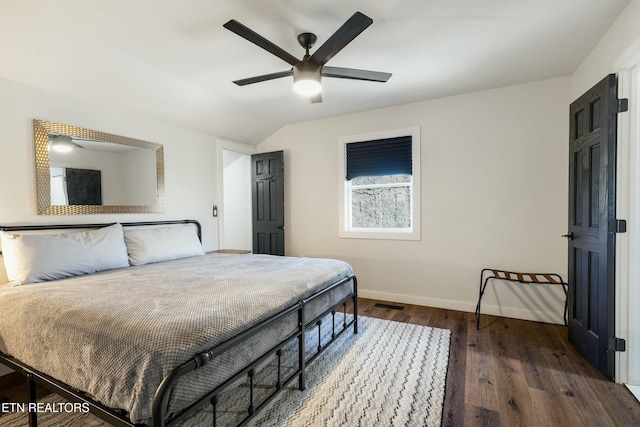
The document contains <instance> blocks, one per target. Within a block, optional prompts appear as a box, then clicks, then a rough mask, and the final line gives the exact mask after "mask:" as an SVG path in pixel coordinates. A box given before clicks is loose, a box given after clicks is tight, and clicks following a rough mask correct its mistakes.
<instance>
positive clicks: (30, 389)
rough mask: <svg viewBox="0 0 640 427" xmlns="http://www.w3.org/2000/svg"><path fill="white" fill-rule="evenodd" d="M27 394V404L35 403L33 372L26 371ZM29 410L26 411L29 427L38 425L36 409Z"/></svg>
mask: <svg viewBox="0 0 640 427" xmlns="http://www.w3.org/2000/svg"><path fill="white" fill-rule="evenodd" d="M27 394H28V396H29V404H30V405H29V406H32V405H31V404H33V405H35V403H36V383H35V381H33V374H31V373H27ZM29 409H30V410H29V411H28V412H27V413H28V414H29V427H38V411H35V410H33V411H32V410H31V409H32V408H29Z"/></svg>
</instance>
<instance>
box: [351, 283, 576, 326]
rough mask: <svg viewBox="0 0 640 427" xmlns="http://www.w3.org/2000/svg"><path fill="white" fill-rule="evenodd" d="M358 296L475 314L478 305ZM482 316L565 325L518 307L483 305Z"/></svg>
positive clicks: (375, 294)
mask: <svg viewBox="0 0 640 427" xmlns="http://www.w3.org/2000/svg"><path fill="white" fill-rule="evenodd" d="M358 296H360V297H362V298H370V299H377V300H382V301H390V302H400V303H404V304H415V305H422V306H425V307H436V308H444V309H448V310H458V311H465V312H468V313H475V311H476V303H475V302H473V303H470V302H464V301H452V300H442V299H434V298H424V297H416V296H413V295H402V294H392V293H388V292H378V291H367V290H366V289H360V288H359V289H358ZM481 314H492V315H494V316H502V317H511V318H514V319H522V320H533V321H536V322H544V323H555V324H559V325H564V318H563V315H562V313H554V312H545V311H532V310H525V309H521V308H516V307H499V306H496V305H487V304H484V303H483V304H482V310H481Z"/></svg>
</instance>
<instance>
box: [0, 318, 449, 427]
mask: <svg viewBox="0 0 640 427" xmlns="http://www.w3.org/2000/svg"><path fill="white" fill-rule="evenodd" d="M358 320H359V333H358V334H355V335H354V334H353V333H352V332H351V331H347V332H346V333H345V334H343V335H342V336H340V337H339V338H338V340H337V341H336V342H335V343H333V344H332V345H331V346H330V347H329V348H328V349H327V350H326V351H325V352H324V353H323V354H322V355H320V357H318V358H317V359H316V360H315V361H314V362H313V363H312V364H311V365H310V366H308V370H307V388H306V390H304V391H300V390H298V388H297V381H293V382H292V384H291V385H289V386H288V387H287V388H286V389H285V390H283V391H282V392H281V393H280V395H279V396H278V397H277V398H276V399H274V400H273V401H272V402H271V403H269V405H267V406H266V407H265V408H264V409H263V410H262V411H261V412H260V413H259V414H258V415H257V416H256V417H255V418H254V419H253V420H251V421H250V423H249V424H248V425H249V426H252V427H267V426H278V427H280V426H290V427H299V426H305V427H306V426H336V427H338V426H340V427H341V426H349V427H354V426H362V427H370V426H385V427H386V426H402V427H405V426H429V427H431V426H440V425H441V422H442V408H443V403H444V391H445V380H446V376H447V365H448V359H449V343H450V339H451V332H450V331H449V330H445V329H437V328H431V327H426V326H419V325H412V324H407V323H400V322H393V321H388V320H380V319H374V318H369V317H363V316H360V317H359V318H358ZM326 329H329V328H326ZM317 339H318V337H317V332H316V333H315V344H313V342H314V338H313V334H309V341H310V342H309V343H308V346H307V347H309V346H313V345H315V346H317ZM294 356H295V355H294ZM294 358H295V357H294ZM289 362H290V365H291V366H294V365H295V363H294V362H293V361H289ZM289 362H287V361H286V360H285V362H284V363H285V364H287V363H289ZM270 370H271V371H273V369H270V366H269V365H268V366H266V368H264V369H262V371H263V372H267V373H266V374H263V376H262V377H261V376H260V374H257V375H256V378H257V379H255V382H256V384H258V386H257V387H256V394H260V389H261V388H264V389H268V388H269V387H268V386H266V385H265V386H263V387H261V386H260V384H261V382H263V381H264V383H265V384H267V383H269V382H268V381H267V379H266V377H268V376H269V373H268V372H269V371H270ZM269 381H270V380H269ZM269 384H270V383H269ZM246 393H247V387H246V385H245V384H239V386H238V387H235V388H234V389H231V390H228V391H226V392H224V393H223V394H224V398H221V402H222V401H226V402H228V403H229V402H231V403H230V406H229V407H228V408H227V409H218V411H217V412H218V416H219V418H218V425H219V426H220V425H226V424H227V422H230V421H231V422H234V421H237V416H238V414H240V413H242V412H243V411H244V410H246V405H245V403H244V402H246V401H247V400H246V399H245V397H244V396H243V395H244V394H246ZM45 399H46V400H45V402H64V401H63V400H62V399H61V398H58V397H53V395H52V396H48V397H47V398H45ZM234 417H235V418H234ZM38 421H39V423H38V425H39V426H62V425H64V426H76V425H77V426H94V427H103V426H106V425H107V424H105V423H104V422H103V421H101V420H99V419H97V418H95V417H94V416H93V415H89V414H82V413H71V414H69V413H58V414H52V413H42V414H39V417H38ZM187 421H188V422H187V423H186V424H188V425H191V426H210V425H212V418H211V407H210V406H208V407H205V408H204V409H203V410H202V411H200V412H199V413H197V414H196V415H194V416H193V417H191V418H190V419H189V420H187ZM26 423H27V420H26V414H8V415H4V416H2V417H1V418H0V425H3V426H11V427H13V426H22V425H26Z"/></svg>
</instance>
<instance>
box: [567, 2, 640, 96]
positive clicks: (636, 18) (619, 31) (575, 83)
mask: <svg viewBox="0 0 640 427" xmlns="http://www.w3.org/2000/svg"><path fill="white" fill-rule="evenodd" d="M638 40H640V0H631V2H630V3H629V5H628V6H627V8H626V9H625V10H624V11H623V12H622V14H620V16H619V17H618V19H617V20H616V21H615V22H614V24H613V25H612V26H611V28H610V29H609V31H607V34H605V36H604V37H603V38H602V39H601V40H600V42H599V43H598V44H597V45H596V46H595V48H594V49H593V50H592V51H591V53H590V54H589V56H587V58H586V59H585V60H584V62H583V63H582V64H581V65H580V67H578V69H577V70H576V72H575V73H574V74H573V76H572V78H571V100H572V101H573V100H575V99H577V98H578V97H580V95H582V94H583V93H584V92H586V91H587V90H589V88H591V86H593V85H595V84H596V83H598V82H599V81H600V80H602V79H603V78H604V77H605V76H606V75H607V74H610V73H614V72H617V71H618V68H619V66H620V65H625V64H617V63H618V62H619V61H620V60H621V59H624V57H625V56H632V55H633V53H632V51H637V50H638V46H637V43H638ZM628 59H631V58H630V57H629V58H628Z"/></svg>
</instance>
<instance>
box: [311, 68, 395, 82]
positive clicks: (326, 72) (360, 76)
mask: <svg viewBox="0 0 640 427" xmlns="http://www.w3.org/2000/svg"><path fill="white" fill-rule="evenodd" d="M322 76H323V77H336V78H339V79H352V80H367V81H370V82H386V81H387V80H389V79H390V78H391V73H383V72H380V71H369V70H358V69H355V68H342V67H327V66H324V67H322Z"/></svg>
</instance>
